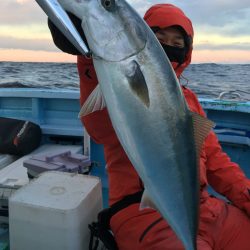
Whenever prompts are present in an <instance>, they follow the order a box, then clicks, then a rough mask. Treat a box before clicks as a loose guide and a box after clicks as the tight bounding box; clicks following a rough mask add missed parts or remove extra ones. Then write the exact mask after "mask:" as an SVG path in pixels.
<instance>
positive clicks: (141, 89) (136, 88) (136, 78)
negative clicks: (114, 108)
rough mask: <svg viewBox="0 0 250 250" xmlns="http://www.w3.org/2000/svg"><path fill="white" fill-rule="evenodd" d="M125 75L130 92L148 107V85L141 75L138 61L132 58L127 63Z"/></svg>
mask: <svg viewBox="0 0 250 250" xmlns="http://www.w3.org/2000/svg"><path fill="white" fill-rule="evenodd" d="M126 71H127V72H126V77H127V80H128V83H129V87H130V89H131V90H132V92H133V93H134V94H135V95H136V96H137V97H138V98H139V100H141V101H142V103H143V104H144V105H145V106H147V107H149V105H150V100H149V93H148V86H147V83H146V80H145V77H144V75H143V72H142V70H141V68H140V65H139V64H138V62H136V61H135V60H133V61H132V62H130V63H129V65H128V68H127V69H126Z"/></svg>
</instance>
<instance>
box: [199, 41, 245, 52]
mask: <svg viewBox="0 0 250 250" xmlns="http://www.w3.org/2000/svg"><path fill="white" fill-rule="evenodd" d="M194 49H195V50H249V51H250V42H238V43H231V44H211V43H202V44H197V45H194Z"/></svg>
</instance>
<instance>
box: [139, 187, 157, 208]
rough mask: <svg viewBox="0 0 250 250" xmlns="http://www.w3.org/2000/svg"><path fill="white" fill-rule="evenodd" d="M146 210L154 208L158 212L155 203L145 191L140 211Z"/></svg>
mask: <svg viewBox="0 0 250 250" xmlns="http://www.w3.org/2000/svg"><path fill="white" fill-rule="evenodd" d="M145 208H153V209H155V210H157V208H156V206H155V204H154V202H153V201H152V200H151V198H150V196H149V194H148V192H147V190H146V189H145V190H144V192H143V194H142V198H141V203H140V210H143V209H145Z"/></svg>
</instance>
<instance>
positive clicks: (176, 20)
mask: <svg viewBox="0 0 250 250" xmlns="http://www.w3.org/2000/svg"><path fill="white" fill-rule="evenodd" d="M144 19H145V21H146V22H147V23H148V25H149V26H150V27H151V28H152V30H153V31H154V32H155V34H156V36H157V38H158V39H159V41H160V42H161V44H162V46H163V48H164V50H165V51H166V53H167V55H168V56H169V59H170V61H171V63H172V66H173V68H174V70H175V73H176V75H177V77H178V78H180V75H181V73H182V72H183V70H184V69H185V68H186V67H187V66H188V65H189V64H190V62H191V54H192V40H193V28H192V23H191V21H190V20H189V19H188V18H187V17H186V15H185V14H184V13H183V12H182V11H181V10H180V9H179V8H177V7H175V6H173V5H170V4H157V5H154V6H152V7H151V8H150V9H149V10H148V11H147V12H146V14H145V16H144ZM171 39H172V40H171ZM77 64H78V71H79V76H80V94H81V97H80V103H81V105H82V104H83V103H84V102H85V101H86V99H87V97H88V96H89V95H90V93H91V92H92V91H93V90H94V88H95V87H96V85H97V78H96V74H95V69H94V66H93V63H92V59H87V58H85V57H84V56H78V58H77ZM182 91H183V93H184V96H185V98H186V101H187V103H188V106H189V108H190V109H191V110H192V111H194V112H197V113H199V114H201V115H203V116H205V113H204V111H203V109H202V107H201V105H200V104H199V102H198V99H197V97H196V95H195V94H194V93H193V92H192V91H191V90H190V89H188V88H186V87H183V86H182ZM82 122H83V124H84V126H85V128H86V129H87V131H88V133H89V134H90V136H91V137H92V138H93V140H94V141H95V142H96V143H101V144H103V145H104V154H105V160H106V163H107V172H108V178H109V204H110V205H111V206H114V204H117V202H119V201H121V200H124V199H125V197H127V196H129V195H133V194H137V193H138V192H140V191H141V190H143V183H142V181H141V179H140V177H139V176H138V174H137V173H136V171H135V169H134V167H133V166H132V164H131V162H130V161H129V159H128V158H127V156H126V154H125V152H124V150H123V148H122V146H121V144H120V143H119V141H118V138H117V136H116V134H115V131H114V129H113V127H112V124H111V121H110V119H109V115H108V112H107V109H104V110H101V111H96V112H93V113H91V114H89V115H87V116H85V117H83V118H82ZM208 184H210V185H211V186H212V187H213V188H214V189H215V190H216V191H217V192H219V193H220V194H222V195H224V196H226V197H227V198H228V199H229V200H230V201H231V204H228V203H227V202H225V201H224V200H221V199H219V198H216V197H213V196H210V195H209V194H208V192H207V186H208ZM166 188H167V183H166ZM249 189H250V181H249V180H248V179H247V178H246V176H245V175H244V174H243V172H242V171H241V169H240V167H239V166H238V165H237V164H236V163H233V162H231V160H230V158H229V157H228V156H227V155H226V154H225V153H224V152H223V151H222V149H221V146H220V144H219V142H218V139H217V137H216V135H215V134H214V132H210V134H209V135H208V136H207V138H206V139H205V142H204V144H203V148H202V152H201V155H200V221H199V230H198V237H197V246H198V250H211V249H214V250H249V249H250V219H249V217H248V216H250V195H249ZM110 227H111V229H112V232H113V234H114V237H115V240H116V242H117V245H118V248H119V250H183V249H184V247H183V244H182V242H181V241H180V240H179V239H178V238H177V236H176V234H175V233H174V231H173V230H172V229H171V228H170V226H169V225H168V223H167V222H166V221H165V220H163V219H162V217H161V215H160V214H159V213H158V212H157V211H155V210H153V209H144V210H140V209H139V200H138V201H137V202H135V203H132V204H129V205H128V206H125V207H124V208H123V209H121V210H119V211H116V213H115V214H114V215H113V216H112V218H111V221H110Z"/></svg>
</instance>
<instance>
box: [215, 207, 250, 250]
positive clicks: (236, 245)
mask: <svg viewBox="0 0 250 250" xmlns="http://www.w3.org/2000/svg"><path fill="white" fill-rule="evenodd" d="M214 249H215V250H250V218H249V217H248V216H247V215H246V214H245V213H244V212H242V211H241V210H240V209H238V208H236V207H234V206H232V205H227V207H226V216H225V218H224V220H223V223H222V227H221V232H220V234H219V236H218V238H217V240H216V242H215V248H214Z"/></svg>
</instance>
